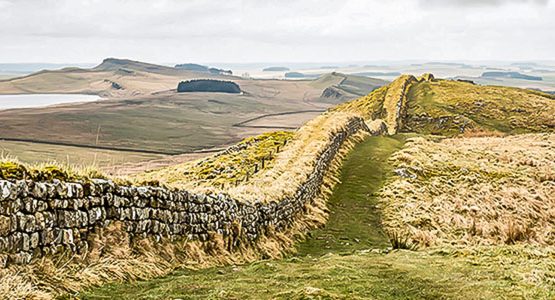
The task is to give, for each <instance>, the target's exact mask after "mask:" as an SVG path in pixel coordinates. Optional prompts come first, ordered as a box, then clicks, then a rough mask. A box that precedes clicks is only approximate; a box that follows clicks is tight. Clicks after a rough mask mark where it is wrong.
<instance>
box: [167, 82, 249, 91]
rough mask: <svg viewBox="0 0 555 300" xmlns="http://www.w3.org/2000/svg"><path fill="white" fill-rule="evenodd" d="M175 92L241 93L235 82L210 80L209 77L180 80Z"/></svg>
mask: <svg viewBox="0 0 555 300" xmlns="http://www.w3.org/2000/svg"><path fill="white" fill-rule="evenodd" d="M177 92H179V93H185V92H213V93H215V92H219V93H232V94H239V93H241V88H240V87H239V85H238V84H237V83H235V82H231V81H221V80H211V79H198V80H189V81H182V82H180V83H179V85H178V86H177Z"/></svg>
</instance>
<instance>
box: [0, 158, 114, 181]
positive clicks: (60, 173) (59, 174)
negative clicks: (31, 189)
mask: <svg viewBox="0 0 555 300" xmlns="http://www.w3.org/2000/svg"><path fill="white" fill-rule="evenodd" d="M91 178H105V177H104V176H103V175H102V174H101V173H100V172H99V171H98V170H97V169H96V168H95V167H94V166H88V167H82V166H71V165H65V164H61V163H57V162H50V163H40V164H24V163H21V162H19V161H18V160H17V159H13V158H9V157H6V158H1V159H0V179H5V180H9V179H25V180H33V181H52V180H54V179H57V180H61V181H88V180H90V179H91Z"/></svg>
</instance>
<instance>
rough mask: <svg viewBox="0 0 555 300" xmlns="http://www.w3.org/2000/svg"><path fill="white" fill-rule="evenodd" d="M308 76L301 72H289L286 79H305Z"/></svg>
mask: <svg viewBox="0 0 555 300" xmlns="http://www.w3.org/2000/svg"><path fill="white" fill-rule="evenodd" d="M305 77H306V76H305V75H304V74H303V73H300V72H287V73H285V78H305Z"/></svg>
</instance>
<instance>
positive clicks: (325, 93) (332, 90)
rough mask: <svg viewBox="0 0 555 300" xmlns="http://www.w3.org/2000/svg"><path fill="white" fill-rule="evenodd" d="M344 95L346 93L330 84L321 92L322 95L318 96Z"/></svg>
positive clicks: (331, 97)
mask: <svg viewBox="0 0 555 300" xmlns="http://www.w3.org/2000/svg"><path fill="white" fill-rule="evenodd" d="M344 96H346V95H345V94H344V92H343V91H342V90H341V89H339V88H338V87H336V86H330V87H327V88H326V89H325V90H324V91H323V92H322V95H321V96H320V97H321V98H326V99H341V98H342V97H344Z"/></svg>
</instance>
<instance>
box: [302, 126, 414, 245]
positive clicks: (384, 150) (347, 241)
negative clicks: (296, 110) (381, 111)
mask: <svg viewBox="0 0 555 300" xmlns="http://www.w3.org/2000/svg"><path fill="white" fill-rule="evenodd" d="M404 138H405V137H404V136H402V135H398V136H394V137H386V136H380V137H371V138H368V139H367V140H366V141H364V142H363V143H360V144H359V145H357V146H356V147H355V149H354V150H353V151H351V153H350V154H349V155H348V157H347V159H346V160H345V162H344V165H343V168H342V173H341V179H340V180H341V184H339V185H337V187H336V188H335V189H334V192H333V195H332V197H331V198H330V200H329V201H328V207H329V208H330V210H331V211H332V212H333V213H332V214H331V215H330V217H329V220H328V222H327V223H326V225H325V227H324V228H321V229H318V230H314V231H312V232H311V233H310V238H309V239H308V240H307V241H306V242H304V243H301V244H300V246H299V253H300V254H311V255H320V254H324V253H338V252H346V251H353V250H360V249H368V248H370V247H387V246H389V240H388V238H387V237H386V235H385V234H384V232H383V231H382V230H381V225H380V215H379V214H378V213H377V212H378V209H376V205H377V204H378V199H377V196H376V195H377V193H378V191H379V189H380V188H381V186H382V183H383V182H384V180H385V179H386V177H387V176H388V175H390V173H391V168H390V166H389V165H388V163H387V157H389V156H390V155H391V154H392V153H393V152H395V151H397V150H399V149H400V148H401V147H402V146H403V143H404Z"/></svg>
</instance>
